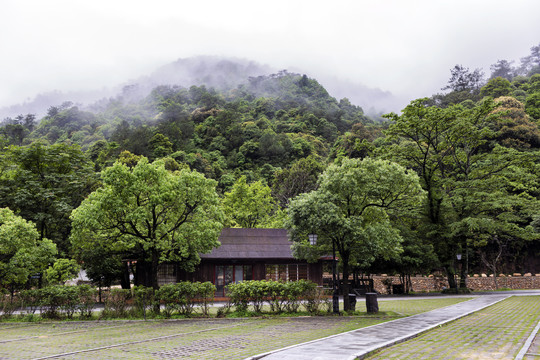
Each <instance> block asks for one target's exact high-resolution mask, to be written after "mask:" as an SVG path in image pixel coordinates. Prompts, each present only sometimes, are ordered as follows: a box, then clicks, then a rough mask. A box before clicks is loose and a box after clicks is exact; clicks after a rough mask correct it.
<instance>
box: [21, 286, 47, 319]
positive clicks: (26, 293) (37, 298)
mask: <svg viewBox="0 0 540 360" xmlns="http://www.w3.org/2000/svg"><path fill="white" fill-rule="evenodd" d="M19 297H20V299H21V307H22V311H23V312H24V313H26V314H28V315H33V314H35V313H36V310H37V309H39V307H40V305H41V304H42V303H43V299H42V297H43V292H42V291H41V290H40V289H29V290H23V291H21V292H20V293H19Z"/></svg>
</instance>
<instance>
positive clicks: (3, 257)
mask: <svg viewBox="0 0 540 360" xmlns="http://www.w3.org/2000/svg"><path fill="white" fill-rule="evenodd" d="M55 255H56V245H55V244H53V243H52V241H50V240H48V239H40V237H39V233H38V232H37V230H36V226H35V225H34V224H33V223H31V222H29V221H26V220H24V219H23V218H21V217H20V216H17V215H15V214H14V213H13V211H11V210H10V209H8V208H1V209H0V286H1V287H10V288H11V289H14V288H16V287H20V286H21V285H23V284H25V283H26V282H27V281H28V279H29V276H30V275H33V274H35V273H38V272H42V271H43V270H44V269H45V268H46V267H47V266H48V265H49V262H50V261H52V260H53V258H54V256H55Z"/></svg>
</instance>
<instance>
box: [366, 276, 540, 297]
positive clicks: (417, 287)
mask: <svg viewBox="0 0 540 360" xmlns="http://www.w3.org/2000/svg"><path fill="white" fill-rule="evenodd" d="M390 282H391V284H392V285H397V284H400V281H399V277H397V276H384V275H382V276H373V285H374V287H375V291H377V292H378V293H379V294H388V290H389V289H388V288H389V287H390V288H391V286H389V285H390ZM411 282H412V291H414V292H431V291H441V290H442V289H444V288H448V281H447V280H446V278H443V277H437V276H415V277H411ZM497 285H498V288H499V289H501V288H507V289H514V290H519V289H540V274H536V275H531V274H525V275H524V276H521V274H514V275H508V276H504V275H501V276H497ZM467 287H468V288H469V289H471V290H473V291H486V290H496V287H495V282H494V281H493V276H486V275H484V274H482V275H473V276H470V277H468V278H467ZM390 291H392V290H390Z"/></svg>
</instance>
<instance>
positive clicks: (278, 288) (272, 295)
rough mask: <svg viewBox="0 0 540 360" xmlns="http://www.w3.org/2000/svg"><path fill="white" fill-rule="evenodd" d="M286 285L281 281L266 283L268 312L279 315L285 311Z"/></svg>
mask: <svg viewBox="0 0 540 360" xmlns="http://www.w3.org/2000/svg"><path fill="white" fill-rule="evenodd" d="M285 295H286V285H285V283H284V282H282V281H273V280H270V281H268V304H269V305H270V311H272V312H275V313H281V312H283V311H284V310H285V302H286V297H285Z"/></svg>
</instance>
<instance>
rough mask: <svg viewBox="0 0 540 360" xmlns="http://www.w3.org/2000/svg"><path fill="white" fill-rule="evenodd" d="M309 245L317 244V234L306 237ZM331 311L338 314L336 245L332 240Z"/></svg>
mask: <svg viewBox="0 0 540 360" xmlns="http://www.w3.org/2000/svg"><path fill="white" fill-rule="evenodd" d="M308 239H309V244H310V245H316V244H317V234H309V235H308ZM332 310H333V312H334V313H335V314H338V313H339V292H338V286H337V263H336V243H335V242H334V240H332Z"/></svg>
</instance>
